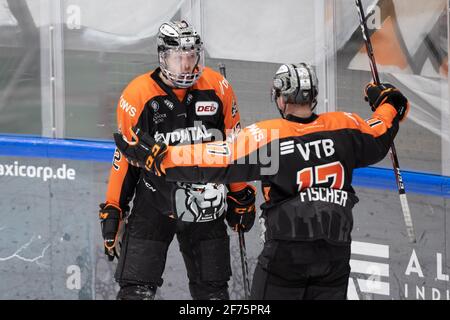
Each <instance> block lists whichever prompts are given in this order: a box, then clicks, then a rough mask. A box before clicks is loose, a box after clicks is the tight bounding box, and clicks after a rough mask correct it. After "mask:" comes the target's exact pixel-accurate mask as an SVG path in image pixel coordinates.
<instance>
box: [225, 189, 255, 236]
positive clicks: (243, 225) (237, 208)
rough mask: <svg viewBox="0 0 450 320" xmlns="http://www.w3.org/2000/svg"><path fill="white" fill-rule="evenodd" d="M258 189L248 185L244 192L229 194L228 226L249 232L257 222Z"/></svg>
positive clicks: (235, 229)
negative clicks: (256, 203)
mask: <svg viewBox="0 0 450 320" xmlns="http://www.w3.org/2000/svg"><path fill="white" fill-rule="evenodd" d="M255 200H256V189H255V187H253V186H251V185H247V187H245V188H244V189H243V190H241V191H237V192H228V195H227V213H226V219H227V222H228V225H229V226H230V227H231V228H232V229H233V230H234V231H238V229H241V230H242V231H244V232H247V231H249V230H250V229H251V228H252V227H253V223H254V222H255V215H256V209H255Z"/></svg>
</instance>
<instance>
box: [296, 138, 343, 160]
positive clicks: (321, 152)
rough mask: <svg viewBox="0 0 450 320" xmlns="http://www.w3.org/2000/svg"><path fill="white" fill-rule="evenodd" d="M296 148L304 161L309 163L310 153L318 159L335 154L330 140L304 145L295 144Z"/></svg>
mask: <svg viewBox="0 0 450 320" xmlns="http://www.w3.org/2000/svg"><path fill="white" fill-rule="evenodd" d="M296 147H297V150H298V151H299V152H300V154H301V156H302V158H303V159H304V160H305V161H309V159H310V157H311V152H313V153H314V154H315V155H316V157H317V158H318V159H321V158H324V157H330V156H332V155H333V154H334V153H335V150H334V142H333V140H331V139H323V140H315V141H311V142H307V143H305V144H302V143H297V144H296Z"/></svg>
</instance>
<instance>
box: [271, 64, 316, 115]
mask: <svg viewBox="0 0 450 320" xmlns="http://www.w3.org/2000/svg"><path fill="white" fill-rule="evenodd" d="M318 85H319V82H318V79H317V76H316V73H315V71H314V68H313V67H312V66H311V65H309V64H307V63H297V64H283V65H281V66H280V68H278V71H277V72H276V73H275V76H274V78H273V86H272V101H275V102H276V100H277V98H278V97H279V96H282V97H283V98H284V101H285V102H286V103H295V104H310V105H311V110H314V108H315V107H316V105H317V95H318V93H319V88H318Z"/></svg>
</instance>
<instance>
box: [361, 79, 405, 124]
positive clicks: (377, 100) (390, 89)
mask: <svg viewBox="0 0 450 320" xmlns="http://www.w3.org/2000/svg"><path fill="white" fill-rule="evenodd" d="M364 94H365V97H364V99H365V100H366V101H367V102H369V105H370V107H371V108H372V111H375V110H376V109H377V108H378V107H379V106H380V105H382V104H383V103H389V104H390V105H392V106H393V107H394V108H395V109H396V110H397V118H398V119H399V120H400V121H401V120H403V118H404V117H405V115H406V114H407V113H408V111H409V102H408V99H406V97H405V96H404V95H403V94H402V93H401V92H400V91H399V90H398V89H397V88H395V87H394V86H393V85H391V84H390V83H382V84H380V85H378V86H377V85H375V84H374V83H372V82H371V83H369V84H367V85H366V87H365V89H364Z"/></svg>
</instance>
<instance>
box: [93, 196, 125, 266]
mask: <svg viewBox="0 0 450 320" xmlns="http://www.w3.org/2000/svg"><path fill="white" fill-rule="evenodd" d="M99 217H100V225H101V227H102V236H103V240H104V246H105V254H106V256H107V257H108V260H109V261H113V260H114V257H116V258H119V257H118V254H117V251H116V244H117V233H118V231H119V226H120V221H121V220H122V210H121V209H119V208H117V207H115V206H113V205H110V204H105V203H101V204H100V211H99Z"/></svg>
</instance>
